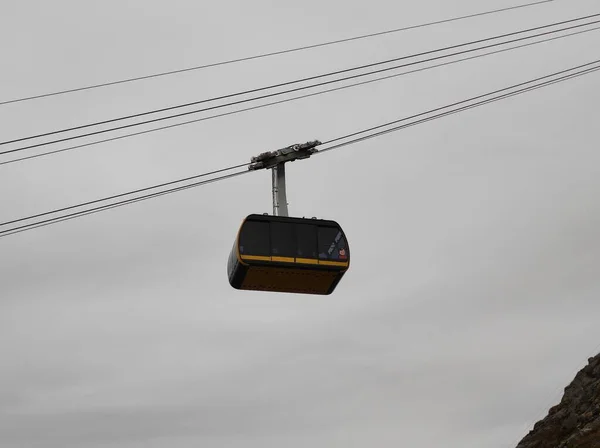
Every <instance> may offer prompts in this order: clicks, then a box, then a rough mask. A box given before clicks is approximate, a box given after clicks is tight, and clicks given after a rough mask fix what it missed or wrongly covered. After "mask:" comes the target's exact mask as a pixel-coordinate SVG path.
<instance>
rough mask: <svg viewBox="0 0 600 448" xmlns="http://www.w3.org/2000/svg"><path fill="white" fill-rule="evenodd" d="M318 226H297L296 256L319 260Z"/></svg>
mask: <svg viewBox="0 0 600 448" xmlns="http://www.w3.org/2000/svg"><path fill="white" fill-rule="evenodd" d="M317 246H318V245H317V226H315V225H312V224H297V225H296V249H297V250H296V256H297V257H300V258H317V249H318V247H317Z"/></svg>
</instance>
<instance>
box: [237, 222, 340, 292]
mask: <svg viewBox="0 0 600 448" xmlns="http://www.w3.org/2000/svg"><path fill="white" fill-rule="evenodd" d="M349 266H350V252H349V250H348V242H347V241H346V237H345V235H344V232H343V231H342V228H341V227H340V226H339V224H338V223H336V222H335V221H326V220H317V219H305V218H291V217H284V216H271V215H249V216H247V217H246V219H245V220H244V222H242V225H241V227H240V230H239V232H238V235H237V238H236V240H235V243H234V246H233V249H232V251H231V254H230V255H229V263H228V266H227V271H228V272H227V273H228V275H229V283H230V284H231V286H233V287H234V288H236V289H242V290H254V291H273V292H288V293H300V294H323V295H326V294H331V293H332V292H333V290H334V289H335V287H336V286H337V284H338V283H339V281H340V280H341V278H342V277H343V275H344V273H345V272H346V271H347V270H348V268H349Z"/></svg>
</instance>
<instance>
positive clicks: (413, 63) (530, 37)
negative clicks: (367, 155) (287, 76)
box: [0, 14, 600, 155]
mask: <svg viewBox="0 0 600 448" xmlns="http://www.w3.org/2000/svg"><path fill="white" fill-rule="evenodd" d="M597 16H600V14H594V15H592V16H587V17H585V18H588V17H597ZM577 20H582V19H573V20H569V21H563V22H558V23H555V24H551V25H545V26H542V27H537V28H532V29H529V30H524V31H517V32H513V33H509V34H505V35H501V36H496V37H491V38H486V39H480V40H478V41H473V42H468V43H464V44H459V45H454V46H452V47H446V48H443V49H438V50H430V51H427V52H423V53H418V54H415V55H409V56H403V57H400V58H395V59H391V60H387V61H383V62H377V63H373V64H368V65H364V66H361V67H353V68H349V69H344V70H341V71H337V72H331V73H326V74H322V75H317V76H313V77H310V78H304V79H302V80H297V81H290V82H287V83H282V84H278V85H275V86H268V87H261V88H258V89H253V90H250V91H246V92H242V93H236V94H230V95H227V96H224V97H218V98H213V99H208V100H202V101H199V102H194V103H188V104H185V105H180V106H172V107H171V108H167V109H173V108H181V107H187V106H190V105H195V104H199V103H204V102H208V101H214V100H216V99H222V98H226V97H231V96H237V95H242V94H246V93H251V92H257V91H261V90H266V89H271V88H275V87H280V86H283V85H289V84H295V83H298V82H303V81H306V80H311V79H316V78H322V77H326V76H331V75H333V74H339V73H344V72H349V71H354V70H358V69H361V68H365V67H370V66H377V65H382V64H386V63H389V62H393V61H399V60H403V59H409V58H414V57H417V56H422V55H426V54H432V53H437V52H441V51H445V50H448V49H451V48H457V47H463V46H467V45H472V44H474V43H480V42H484V41H489V40H493V39H499V38H502V37H507V36H511V35H516V34H522V33H526V32H529V31H531V30H535V29H541V28H548V27H552V26H556V25H557V24H562V23H566V22H573V21H577ZM597 23H600V20H596V21H593V22H588V23H585V24H579V25H574V26H570V27H566V28H562V29H559V30H553V31H547V32H544V33H539V34H535V35H532V36H526V37H522V38H518V39H513V40H509V41H505V42H500V43H496V44H490V45H485V46H482V47H478V48H473V49H469V50H463V51H459V52H455V53H450V54H447V55H443V56H436V57H433V58H429V59H424V60H420V61H415V62H410V63H407V64H402V65H398V66H394V67H388V68H384V69H379V70H375V71H371V72H367V73H361V74H358V75H352V76H347V77H343V78H339V79H334V80H330V81H324V82H320V83H317V84H313V85H309V86H302V87H297V88H294V89H289V90H285V91H282V92H276V93H271V94H267V95H261V96H258V97H254V98H247V99H244V100H239V101H234V102H230V103H226V104H220V105H217V106H211V107H207V108H203V109H198V110H193V111H188V112H182V113H179V114H175V115H170V116H167V117H160V118H155V119H151V120H146V121H141V122H138V123H132V124H128V125H122V126H118V127H114V128H109V129H103V130H100V131H94V132H88V133H85V134H81V135H76V136H71V137H65V138H61V139H57V140H52V141H49V142H44V143H38V144H34V145H29V146H25V147H21V148H15V149H11V150H6V151H3V152H0V155H4V154H10V153H15V152H19V151H24V150H28V149H33V148H38V147H41V146H47V145H51V144H55V143H62V142H66V141H72V140H76V139H79V138H84V137H90V136H93V135H99V134H104V133H107V132H114V131H117V130H122V129H128V128H132V127H136V126H141V125H145V124H150V123H155V122H160V121H164V120H170V119H173V118H179V117H183V116H187V115H192V114H197V113H201V112H206V111H209V110H214V109H220V108H223V107H228V106H233V105H238V104H243V103H247V102H250V101H256V100H259V99H265V98H271V97H274V96H279V95H283V94H287V93H293V92H297V91H301V90H306V89H311V88H315V87H320V86H324V85H328V84H333V83H338V82H341V81H346V80H349V79H355V78H360V77H364V76H369V75H373V74H376V73H382V72H385V71H390V70H397V69H399V68H404V67H409V66H412V65H416V64H422V63H425V62H431V61H435V60H439V59H445V58H449V57H452V56H457V55H461V54H465V53H472V52H474V51H479V50H484V49H487V48H493V47H497V46H501V45H506V44H510V43H514V42H520V41H523V40H527V39H533V38H535V37H541V36H546V35H549V34H555V33H559V32H562V31H568V30H571V29H575V28H581V27H585V26H590V25H594V24H597ZM164 110H166V109H161V110H157V111H151V112H145V113H143V114H136V115H131V116H128V117H122V118H116V119H113V120H108V121H105V122H98V123H92V124H88V125H82V126H79V127H75V128H70V129H66V130H60V131H53V132H51V133H46V134H40V135H38V136H32V137H23V138H21V139H17V140H11V141H7V142H2V143H0V144H8V143H13V142H17V141H22V140H28V139H33V138H37V137H41V136H46V135H50V134H56V133H62V132H67V131H71V130H76V129H81V128H87V127H89V126H96V125H100V124H105V123H108V122H112V121H118V120H124V119H129V118H135V117H139V116H141V115H147V114H152V113H156V112H162V111H164Z"/></svg>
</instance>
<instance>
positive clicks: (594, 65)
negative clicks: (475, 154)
mask: <svg viewBox="0 0 600 448" xmlns="http://www.w3.org/2000/svg"><path fill="white" fill-rule="evenodd" d="M584 67H586V68H584ZM578 69H582V70H579V71H575V70H578ZM598 70H600V59H599V60H596V61H593V62H589V63H587V64H583V65H579V66H576V67H572V68H570V69H567V70H562V71H560V72H556V73H553V74H550V75H547V76H544V77H540V78H536V79H533V80H530V81H526V82H523V83H519V84H515V85H513V86H510V87H507V88H504V89H500V90H496V91H494V92H490V93H487V94H484V95H478V96H476V97H472V98H470V99H468V100H464V101H460V102H457V103H453V104H450V105H447V106H443V107H440V108H436V109H432V110H430V111H427V112H424V113H421V114H418V115H414V116H412V117H407V118H403V119H400V120H395V121H392V122H389V123H386V124H384V125H380V126H376V127H372V128H369V129H365V130H362V131H359V132H355V133H352V134H347V135H345V136H342V137H338V138H335V139H331V140H328V141H326V142H324V143H322V144H321V145H320V146H323V145H327V144H330V143H333V142H336V141H339V140H341V139H346V138H349V137H352V136H356V135H359V134H361V133H366V132H369V131H372V130H375V129H378V128H382V127H385V126H389V125H391V124H395V123H398V122H401V121H407V120H410V119H412V118H415V117H419V116H424V115H427V114H430V113H432V112H436V111H440V110H443V109H448V108H451V107H454V106H456V105H459V104H464V103H466V102H469V101H473V100H475V99H479V98H484V97H487V96H491V95H494V94H495V93H499V92H503V91H507V90H511V89H514V88H515V87H520V86H524V85H526V84H532V83H535V82H536V81H539V80H542V79H548V78H551V77H555V76H557V75H559V74H564V75H563V76H561V77H559V78H555V79H548V80H547V81H544V82H541V83H538V84H534V85H530V86H527V87H524V88H522V89H519V90H516V91H512V92H508V93H505V94H502V95H497V96H493V97H492V98H487V99H482V100H481V101H478V102H475V103H473V104H469V105H466V106H463V107H460V108H457V109H452V110H449V111H446V112H442V113H439V114H437V115H433V116H430V117H425V118H422V119H420V120H417V121H414V122H411V123H406V124H403V125H401V126H395V127H393V128H390V129H385V130H382V131H378V132H376V133H372V134H368V135H366V136H362V137H357V138H355V139H353V140H350V141H346V142H341V143H337V144H335V145H333V146H330V147H326V148H323V149H319V151H318V152H317V153H316V154H319V153H324V152H327V151H331V150H334V149H338V148H341V147H343V146H348V145H352V144H356V143H359V142H362V141H364V140H367V139H371V138H375V137H378V136H381V135H384V134H387V133H390V132H395V131H398V130H400V129H405V128H407V127H410V126H416V125H418V124H422V123H426V122H428V121H432V120H436V119H439V118H442V117H445V116H449V115H453V114H455V113H459V112H462V111H465V110H468V109H472V108H475V107H479V106H482V105H485V104H489V103H492V102H496V101H499V100H502V99H506V98H509V97H512V96H516V95H521V94H523V93H526V92H529V91H532V90H537V89H539V88H542V87H547V86H549V85H553V84H556V83H559V82H564V81H566V80H569V79H573V78H576V77H579V76H583V75H586V74H589V73H592V72H595V71H598ZM568 72H573V73H568ZM244 165H248V164H244ZM244 165H239V166H240V167H241V166H244ZM230 169H233V167H231V168H230ZM249 172H251V171H240V172H238V173H234V174H230V175H227V176H221V177H219V178H214V179H209V180H205V181H201V182H196V183H193V184H189V185H184V186H180V187H175V188H172V189H169V190H164V191H159V192H156V193H150V194H146V195H143V196H139V197H135V198H130V199H126V200H123V201H119V202H116V203H112V204H107V205H103V206H98V207H94V208H91V209H87V210H81V211H78V212H74V213H70V214H67V215H62V216H58V217H54V218H50V219H45V220H42V221H38V222H34V223H30V224H26V225H22V226H18V227H13V228H10V229H7V230H3V231H0V238H1V237H4V236H8V235H11V234H14V233H19V232H22V231H26V230H31V229H33V228H37V227H41V226H43V225H49V224H52V223H56V222H60V221H64V220H67V219H71V218H75V217H79V216H83V215H86V214H90V213H95V212H98V211H103V210H107V209H111V208H115V207H120V206H124V205H128V204H131V203H133V202H138V201H142V200H146V199H151V198H154V197H157V196H161V195H164V194H169V193H173V192H176V191H181V190H183V189H187V188H192V187H196V186H200V185H204V184H206V183H209V182H216V181H218V180H222V179H225V178H229V177H233V176H238V175H241V174H245V173H249ZM181 181H183V180H181ZM181 181H173V182H171V184H174V183H177V182H181ZM152 188H153V187H148V188H146V189H144V190H150V189H152ZM126 194H127V193H124V194H123V195H126ZM120 196H122V195H120ZM113 197H114V196H113ZM103 200H108V198H104V199H98V200H96V201H90V202H88V203H84V204H89V203H98V202H102V201H103ZM81 206H83V204H79V205H75V206H71V207H66V208H63V209H59V210H67V209H74V208H78V207H81ZM53 213H55V211H51V212H46V213H42V214H38V215H33V216H29V217H26V218H21V219H18V220H13V221H8V222H5V223H0V226H4V225H7V224H9V223H11V222H12V223H14V222H20V221H25V220H30V219H34V217H36V216H37V217H39V216H45V215H48V214H53Z"/></svg>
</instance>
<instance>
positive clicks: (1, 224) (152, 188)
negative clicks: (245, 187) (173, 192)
mask: <svg viewBox="0 0 600 448" xmlns="http://www.w3.org/2000/svg"><path fill="white" fill-rule="evenodd" d="M249 164H250V163H249V162H248V163H242V164H240V165H234V166H230V167H228V168H222V169H219V170H215V171H210V172H207V173H202V174H197V175H195V176H190V177H186V178H183V179H179V180H174V181H171V182H165V183H162V184H157V185H153V186H151V187H145V188H139V189H137V190H133V191H128V192H127V193H120V194H115V195H113V196H108V197H105V198H101V199H95V200H93V201H88V202H83V203H81V204H77V205H71V206H69V207H63V208H58V209H55V210H51V211H49V212H44V213H38V214H37V215H32V216H28V217H26V218H19V219H14V220H12V221H6V222H3V223H0V227H2V226H6V225H9V224H14V223H17V222H22V221H27V220H30V219H34V218H39V217H42V216H47V215H52V214H54V213H60V212H64V211H67V210H73V209H74V208H79V207H85V206H86V205H92V204H97V203H99V202H104V201H110V200H111V199H118V198H122V197H124V196H129V195H132V194H136V193H142V192H144V191H148V190H155V189H157V188H162V187H167V186H169V185H173V184H178V183H181V182H187V181H189V180H194V179H199V178H201V177H207V176H211V175H213V174H219V173H223V172H225V171H231V170H234V169H236V168H242V167H245V166H248V165H249Z"/></svg>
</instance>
